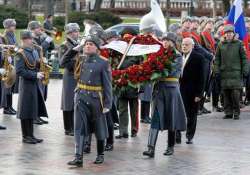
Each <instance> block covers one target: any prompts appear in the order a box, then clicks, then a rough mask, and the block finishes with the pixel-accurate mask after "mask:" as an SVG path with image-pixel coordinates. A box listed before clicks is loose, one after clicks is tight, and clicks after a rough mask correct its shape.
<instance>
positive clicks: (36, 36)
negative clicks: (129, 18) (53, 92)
mask: <svg viewBox="0 0 250 175" xmlns="http://www.w3.org/2000/svg"><path fill="white" fill-rule="evenodd" d="M28 29H29V30H30V31H31V32H32V37H33V44H36V45H38V46H40V47H42V54H43V55H42V56H43V57H46V58H48V53H49V52H51V50H53V49H54V48H55V46H54V43H53V38H52V37H50V36H48V35H47V34H45V33H44V32H42V28H41V24H40V22H38V21H30V22H29V24H28ZM47 60H48V59H47ZM39 85H40V87H41V89H42V90H43V97H44V100H45V101H46V99H47V94H48V85H44V84H42V83H41V81H40V82H39ZM41 117H43V116H40V117H39V118H38V119H37V120H35V121H34V122H35V124H39V125H40V124H48V121H45V120H43V119H42V118H41Z"/></svg>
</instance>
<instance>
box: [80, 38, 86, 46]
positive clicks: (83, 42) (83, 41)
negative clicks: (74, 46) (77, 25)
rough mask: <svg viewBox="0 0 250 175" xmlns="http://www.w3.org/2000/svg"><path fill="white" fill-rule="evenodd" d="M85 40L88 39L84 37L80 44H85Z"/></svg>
mask: <svg viewBox="0 0 250 175" xmlns="http://www.w3.org/2000/svg"><path fill="white" fill-rule="evenodd" d="M85 41H86V39H85V38H83V39H82V40H81V42H80V45H81V46H83V45H84V44H85Z"/></svg>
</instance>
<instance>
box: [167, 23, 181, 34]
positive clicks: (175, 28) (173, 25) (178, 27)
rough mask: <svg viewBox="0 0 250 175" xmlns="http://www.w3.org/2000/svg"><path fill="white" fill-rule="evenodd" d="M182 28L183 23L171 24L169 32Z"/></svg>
mask: <svg viewBox="0 0 250 175" xmlns="http://www.w3.org/2000/svg"><path fill="white" fill-rule="evenodd" d="M180 28H181V25H180V24H179V23H174V24H170V26H169V32H174V33H175V32H176V31H177V30H178V29H180Z"/></svg>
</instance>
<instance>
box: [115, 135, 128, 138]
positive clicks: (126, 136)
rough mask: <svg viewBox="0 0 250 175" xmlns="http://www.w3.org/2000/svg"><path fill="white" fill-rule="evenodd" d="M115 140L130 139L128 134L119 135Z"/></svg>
mask: <svg viewBox="0 0 250 175" xmlns="http://www.w3.org/2000/svg"><path fill="white" fill-rule="evenodd" d="M115 138H116V139H122V138H125V139H127V138H128V134H122V135H118V136H115Z"/></svg>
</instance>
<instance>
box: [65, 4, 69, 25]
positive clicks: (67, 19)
mask: <svg viewBox="0 0 250 175" xmlns="http://www.w3.org/2000/svg"><path fill="white" fill-rule="evenodd" d="M64 8H65V25H66V24H68V21H69V2H68V0H64Z"/></svg>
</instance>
